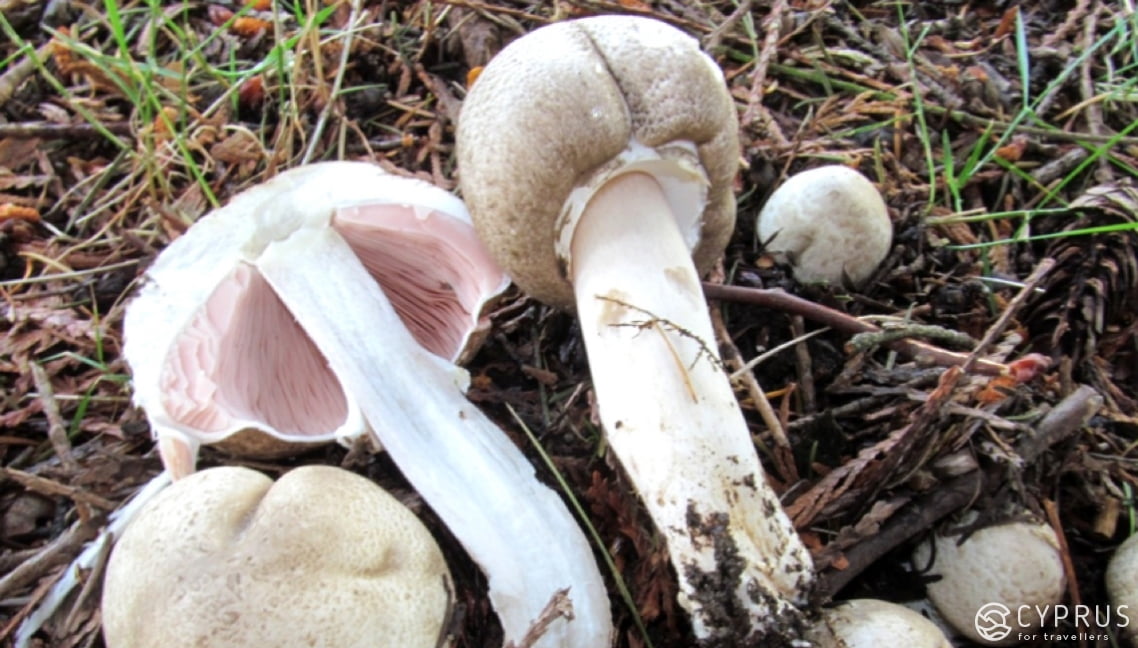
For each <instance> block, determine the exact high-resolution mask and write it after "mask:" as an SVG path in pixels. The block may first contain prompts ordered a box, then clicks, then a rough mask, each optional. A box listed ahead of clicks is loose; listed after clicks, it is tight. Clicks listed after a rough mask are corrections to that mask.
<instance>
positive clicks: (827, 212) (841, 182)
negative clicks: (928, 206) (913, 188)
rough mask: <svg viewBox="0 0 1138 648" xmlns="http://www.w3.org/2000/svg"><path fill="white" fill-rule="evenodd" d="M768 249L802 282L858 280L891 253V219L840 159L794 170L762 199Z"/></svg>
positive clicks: (761, 226) (760, 226)
mask: <svg viewBox="0 0 1138 648" xmlns="http://www.w3.org/2000/svg"><path fill="white" fill-rule="evenodd" d="M756 230H757V231H758V235H759V239H760V240H761V241H763V244H764V246H765V248H766V250H767V251H768V252H771V253H772V254H774V255H776V256H779V257H784V258H786V259H787V260H789V262H790V264H791V265H792V266H793V267H794V277H795V278H796V279H798V280H799V281H802V282H819V281H828V282H830V283H833V284H839V285H840V284H842V283H843V282H844V281H845V280H847V279H848V281H849V282H850V283H851V284H852V285H854V286H860V285H861V284H863V283H865V281H866V280H867V279H869V277H870V276H871V275H872V274H873V273H874V271H875V270H877V266H879V265H881V262H882V261H884V260H885V256H886V255H887V254H888V253H889V245H890V243H891V242H892V240H893V223H892V221H890V220H889V212H888V210H887V209H886V207H885V201H884V200H882V199H881V194H880V193H878V191H877V189H876V188H875V187H874V186H873V184H872V183H871V182H870V181H869V180H867V179H866V177H865V176H863V175H862V174H860V173H858V172H857V171H854V170H853V169H851V168H849V167H846V166H841V165H836V164H835V165H828V166H822V167H818V168H816V169H810V170H809V171H803V172H801V173H796V174H795V175H793V176H791V177H790V178H788V179H787V180H786V182H784V183H782V185H781V186H779V188H778V189H776V190H775V192H774V193H773V194H771V197H770V198H769V199H767V202H766V204H765V205H763V209H762V211H760V212H759V218H758V222H757V225H756Z"/></svg>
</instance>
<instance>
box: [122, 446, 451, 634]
mask: <svg viewBox="0 0 1138 648" xmlns="http://www.w3.org/2000/svg"><path fill="white" fill-rule="evenodd" d="M452 591H453V588H452V587H451V585H450V573H449V572H448V571H447V566H446V561H445V560H444V559H443V555H442V551H441V550H440V549H439V547H438V545H437V544H435V540H434V538H433V537H431V534H430V532H428V531H427V529H426V527H424V526H423V524H422V523H421V522H420V521H419V520H418V519H417V518H416V517H415V516H414V515H413V514H412V513H411V512H410V511H408V510H407V509H406V508H404V507H403V505H402V504H400V503H399V502H398V501H397V500H396V499H395V498H394V497H392V496H391V495H389V494H388V493H387V492H386V491H384V490H383V489H381V488H380V487H379V486H377V485H375V484H374V483H372V482H370V481H368V480H367V479H365V478H363V477H360V476H359V475H356V474H354V473H351V472H348V471H346V470H342V469H339V468H332V467H328V466H308V467H304V468H297V469H295V470H293V471H291V472H288V473H286V474H285V475H284V476H283V477H281V478H280V479H279V480H277V482H276V483H273V481H272V480H271V479H269V478H268V477H266V476H265V475H263V474H261V473H259V472H255V471H253V470H249V469H247V468H233V467H226V468H212V469H209V470H203V471H201V472H199V473H196V474H194V475H191V476H189V477H187V478H185V479H182V480H179V481H178V482H176V483H175V484H173V485H172V486H171V487H169V488H167V489H166V490H164V491H163V492H161V493H159V494H158V495H157V496H156V497H155V498H154V499H153V500H152V501H151V502H150V503H149V504H147V506H146V507H145V508H144V509H143V510H142V511H141V512H140V513H139V515H138V517H137V518H135V520H134V522H133V523H132V524H131V525H130V526H129V527H127V529H126V532H125V533H124V534H123V536H122V538H121V539H120V540H119V542H118V544H117V545H116V546H115V549H114V551H113V552H112V553H111V558H110V561H109V562H108V565H107V571H106V578H105V580H104V584H103V602H102V612H103V615H102V619H103V635H104V638H105V640H106V644H107V647H108V648H154V647H155V646H162V647H163V648H179V647H185V648H191V647H193V648H209V647H214V648H222V647H226V648H228V647H230V646H275V647H277V648H301V647H304V646H317V645H319V646H328V647H329V648H377V647H380V646H389V647H391V648H416V647H419V648H435V646H436V645H437V644H438V640H439V636H440V634H441V631H442V629H443V624H444V622H445V621H446V619H447V611H448V606H449V603H450V600H451V598H452Z"/></svg>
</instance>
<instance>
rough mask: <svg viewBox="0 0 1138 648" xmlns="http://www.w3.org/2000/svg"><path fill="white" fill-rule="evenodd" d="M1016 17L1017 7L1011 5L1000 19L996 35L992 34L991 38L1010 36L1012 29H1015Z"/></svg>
mask: <svg viewBox="0 0 1138 648" xmlns="http://www.w3.org/2000/svg"><path fill="white" fill-rule="evenodd" d="M1017 16H1019V5H1012V7H1011V8H1010V9H1008V10H1007V11H1005V12H1004V15H1003V16H1001V17H1000V24H999V25H997V26H996V33H994V34H992V38H993V39H997V38H1003V37H1004V36H1007V35H1008V34H1010V33H1011V31H1012V28H1013V27H1015V24H1016V17H1017Z"/></svg>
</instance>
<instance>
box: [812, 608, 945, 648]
mask: <svg viewBox="0 0 1138 648" xmlns="http://www.w3.org/2000/svg"><path fill="white" fill-rule="evenodd" d="M808 636H809V638H810V639H811V640H812V641H814V642H815V645H817V646H819V647H820V648H881V647H882V646H904V647H905V648H952V644H951V643H949V641H948V638H947V637H945V636H944V633H943V632H941V631H940V628H938V627H936V624H934V623H933V622H932V621H929V620H928V619H926V618H925V617H923V616H921V615H920V614H919V613H917V612H915V611H913V610H910V609H909V608H907V607H905V606H903V605H898V604H896V603H889V602H887V601H880V600H877V599H853V600H850V601H844V602H842V603H840V604H838V605H836V606H834V607H832V608H827V609H825V610H823V611H822V619H821V621H820V622H819V623H816V624H815V625H814V627H813V628H812V629H811V631H810V633H809V635H808Z"/></svg>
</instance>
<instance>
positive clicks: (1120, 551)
mask: <svg viewBox="0 0 1138 648" xmlns="http://www.w3.org/2000/svg"><path fill="white" fill-rule="evenodd" d="M1106 593H1107V595H1108V596H1109V597H1110V603H1111V605H1112V606H1113V607H1114V609H1115V610H1121V611H1123V613H1124V614H1125V615H1126V616H1127V621H1126V625H1125V627H1123V628H1122V636H1123V637H1124V638H1125V639H1126V641H1127V642H1129V643H1130V645H1131V646H1135V647H1136V648H1138V534H1135V535H1132V536H1130V537H1129V538H1127V539H1126V541H1125V542H1123V543H1122V544H1121V545H1119V546H1118V548H1117V549H1115V550H1114V555H1113V556H1111V558H1110V563H1109V564H1108V565H1107V567H1106ZM1120 620H1121V619H1120Z"/></svg>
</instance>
